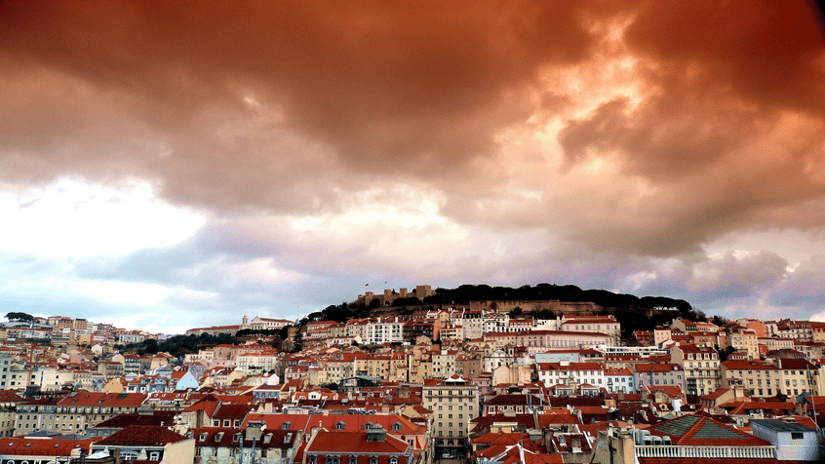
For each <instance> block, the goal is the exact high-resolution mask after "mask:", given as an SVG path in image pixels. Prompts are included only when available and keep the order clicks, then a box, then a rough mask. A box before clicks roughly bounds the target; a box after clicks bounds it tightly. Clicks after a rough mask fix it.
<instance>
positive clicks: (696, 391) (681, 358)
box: [670, 345, 722, 396]
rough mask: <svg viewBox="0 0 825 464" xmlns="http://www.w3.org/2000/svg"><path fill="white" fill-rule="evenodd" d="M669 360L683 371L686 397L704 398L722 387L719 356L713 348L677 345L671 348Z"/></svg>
mask: <svg viewBox="0 0 825 464" xmlns="http://www.w3.org/2000/svg"><path fill="white" fill-rule="evenodd" d="M670 359H671V362H672V363H675V364H678V365H680V366H681V367H682V369H683V370H684V373H685V391H686V392H687V394H688V395H698V396H704V395H707V394H709V393H713V392H714V391H715V390H716V389H717V388H720V387H721V386H722V380H721V378H720V375H719V356H718V354H717V353H716V350H714V349H713V348H707V347H698V346H695V345H677V346H674V347H673V348H671V351H670Z"/></svg>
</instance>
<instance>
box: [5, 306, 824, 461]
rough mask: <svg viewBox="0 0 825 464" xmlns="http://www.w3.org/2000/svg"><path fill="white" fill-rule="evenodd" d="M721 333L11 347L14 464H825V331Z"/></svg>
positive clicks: (761, 325) (568, 325)
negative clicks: (145, 350) (823, 463)
mask: <svg viewBox="0 0 825 464" xmlns="http://www.w3.org/2000/svg"><path fill="white" fill-rule="evenodd" d="M55 320H58V319H55ZM60 320H62V319H60ZM720 322H723V323H721V324H718V325H715V324H711V323H707V322H692V321H688V320H684V319H679V318H676V319H674V320H673V321H672V323H671V324H669V326H667V327H660V328H656V329H655V330H653V331H649V332H646V331H637V332H634V333H633V338H634V340H635V343H627V340H622V336H621V335H622V331H621V327H620V324H619V322H618V321H617V320H616V319H615V318H614V317H613V316H610V315H593V314H582V315H575V314H567V315H564V316H563V317H560V318H558V319H551V320H543V319H537V318H533V317H530V316H529V315H527V316H522V315H518V316H513V317H510V316H509V315H508V314H506V313H498V312H496V311H487V310H477V311H470V310H444V311H441V310H439V311H418V312H416V313H413V314H412V315H410V316H408V317H405V318H402V317H396V316H393V317H388V318H365V319H353V320H349V321H346V322H343V323H337V322H332V321H315V322H312V323H310V324H308V325H306V326H305V327H302V328H300V330H301V333H300V335H298V334H295V333H294V330H299V329H297V328H294V329H293V334H292V335H293V336H294V338H295V339H298V338H300V339H301V344H302V346H301V347H300V349H296V347H294V346H289V345H290V343H289V342H290V340H286V341H285V343H282V344H279V343H276V342H284V341H282V340H279V339H278V338H277V337H272V336H267V335H260V336H253V337H248V341H245V342H243V343H238V344H224V345H217V346H211V347H205V348H203V349H201V350H199V351H198V352H197V353H191V354H189V355H186V356H185V357H182V358H175V357H172V356H171V355H169V354H167V353H157V354H153V355H139V354H136V353H128V352H118V351H117V350H114V347H113V344H112V341H111V340H110V342H109V343H100V344H95V345H93V346H92V347H91V348H89V347H88V345H90V344H87V347H86V348H83V347H81V346H79V344H75V345H72V344H62V343H58V344H43V343H32V341H31V340H24V339H20V338H17V339H15V338H13V337H12V338H8V337H7V338H6V340H5V343H4V344H3V345H2V346H0V367H2V374H0V375H2V379H0V380H2V384H0V385H2V390H0V437H2V438H0V463H2V464H6V463H9V464H21V463H23V462H24V461H25V462H26V464H32V463H34V464H36V463H37V462H38V461H39V462H41V463H42V464H45V463H47V462H49V463H55V464H57V463H67V462H69V461H72V460H75V461H76V462H79V461H77V460H82V461H83V462H101V463H109V462H112V463H115V464H118V463H120V462H121V461H123V460H148V461H158V462H161V461H165V462H168V463H174V464H177V463H186V464H188V463H194V462H198V463H214V464H238V463H241V462H244V461H246V462H253V463H257V462H260V463H265V464H321V463H323V464H342V463H348V464H379V463H380V464H431V463H433V462H434V461H443V460H450V461H462V462H467V461H469V460H473V461H476V463H477V464H511V463H522V464H527V463H528V462H529V463H531V464H539V463H553V462H595V463H628V464H630V463H636V462H638V463H642V464H645V463H647V464H658V463H665V462H669V463H679V462H690V463H699V462H711V463H713V462H719V463H721V462H730V461H731V460H733V462H745V460H747V461H748V462H751V461H752V462H757V463H758V462H778V461H791V462H793V461H797V462H819V461H820V459H821V458H820V457H821V456H825V455H823V454H822V452H821V450H822V441H823V435H822V430H823V429H822V427H823V426H824V425H825V361H823V353H822V349H823V347H825V324H820V323H816V322H810V321H789V320H785V321H757V320H738V321H720ZM48 323H49V321H48V320H47V321H46V324H48ZM63 323H64V324H68V323H67V322H63ZM288 325H291V324H290V322H289V321H286V320H278V319H266V318H260V317H256V318H255V319H253V320H252V321H251V322H250V321H248V320H247V318H246V317H244V320H243V322H242V324H240V325H238V326H228V327H212V328H197V329H192V331H191V333H204V332H209V333H213V334H217V333H226V332H224V331H227V330H229V331H231V330H234V331H235V332H237V331H239V330H242V329H243V328H252V327H254V328H257V329H281V328H283V327H286V326H288ZM73 330H74V329H73ZM86 330H88V328H87V329H86ZM253 330H254V329H253ZM6 334H7V335H8V332H6ZM70 336H71V334H70ZM74 337H75V338H76V335H75V336H74ZM89 341H92V339H91V338H90V340H89ZM630 344H632V345H634V346H626V345H630ZM290 348H291V349H290ZM737 460H739V461H737Z"/></svg>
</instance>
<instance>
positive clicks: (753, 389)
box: [720, 361, 782, 397]
mask: <svg viewBox="0 0 825 464" xmlns="http://www.w3.org/2000/svg"><path fill="white" fill-rule="evenodd" d="M720 374H721V377H722V387H724V388H731V387H734V386H736V385H741V386H742V387H744V388H745V389H746V390H747V391H748V392H749V393H750V395H751V396H752V397H772V396H776V395H777V394H779V393H780V392H781V391H782V386H781V378H780V375H779V369H778V368H777V367H776V366H774V365H772V364H768V363H766V362H762V361H725V362H723V363H721V367H720Z"/></svg>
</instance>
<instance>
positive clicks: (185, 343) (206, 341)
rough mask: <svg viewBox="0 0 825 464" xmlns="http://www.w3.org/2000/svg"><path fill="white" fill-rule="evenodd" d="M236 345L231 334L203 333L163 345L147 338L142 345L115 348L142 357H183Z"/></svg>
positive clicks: (170, 340)
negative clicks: (166, 355)
mask: <svg viewBox="0 0 825 464" xmlns="http://www.w3.org/2000/svg"><path fill="white" fill-rule="evenodd" d="M235 343H236V340H235V337H233V336H232V335H229V334H220V335H218V336H214V335H210V334H207V333H202V334H200V335H175V336H174V337H170V338H168V339H167V340H166V341H164V342H162V343H158V341H157V340H155V339H154V338H147V339H146V340H143V341H142V342H140V343H129V344H126V345H115V348H117V349H119V350H121V351H134V352H136V353H138V354H140V355H147V354H156V353H160V352H165V353H169V354H171V355H172V356H176V357H181V356H184V355H187V354H189V353H197V352H198V351H200V350H201V349H203V348H209V347H212V346H216V345H224V344H235Z"/></svg>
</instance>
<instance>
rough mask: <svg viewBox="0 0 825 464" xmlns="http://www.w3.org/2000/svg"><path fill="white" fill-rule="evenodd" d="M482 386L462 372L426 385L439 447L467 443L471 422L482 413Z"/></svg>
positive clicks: (425, 399) (427, 404)
mask: <svg viewBox="0 0 825 464" xmlns="http://www.w3.org/2000/svg"><path fill="white" fill-rule="evenodd" d="M478 393H479V392H478V386H477V385H475V384H472V383H470V382H469V381H468V380H465V379H464V378H462V377H459V376H457V375H456V376H452V377H450V378H448V379H445V380H443V381H439V382H435V383H431V384H427V385H424V388H423V405H424V407H425V408H427V409H429V410H431V411H433V415H432V436H433V438H434V439H435V445H436V449H437V450H438V449H441V450H444V449H449V448H456V449H458V448H461V447H465V446H466V445H467V438H468V430H469V424H470V421H471V420H472V419H475V418H476V417H478V416H479V415H480V413H481V411H479V408H480V403H479V394H478Z"/></svg>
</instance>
